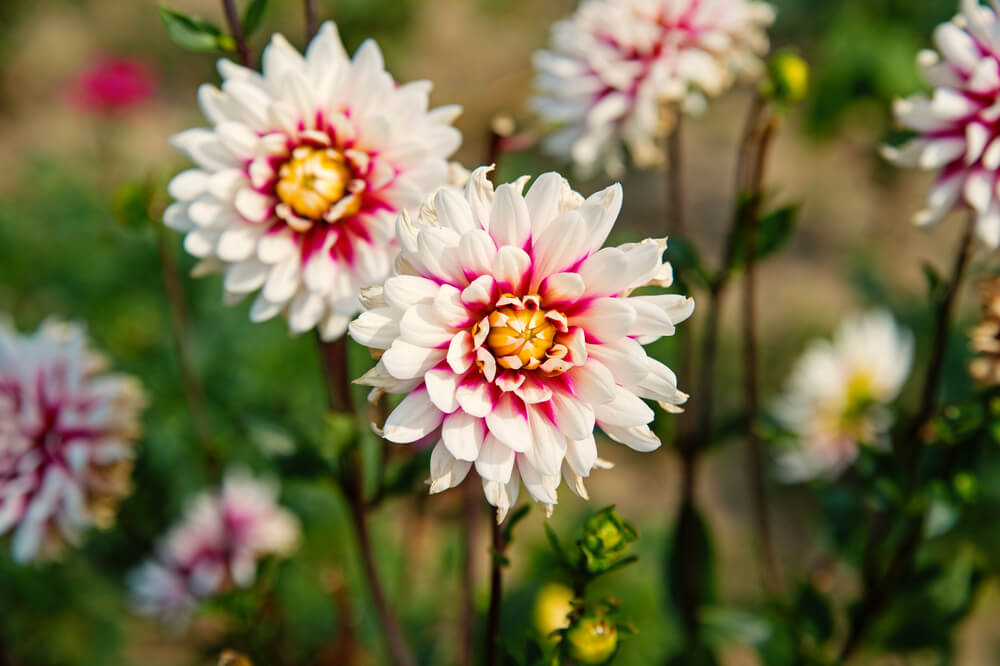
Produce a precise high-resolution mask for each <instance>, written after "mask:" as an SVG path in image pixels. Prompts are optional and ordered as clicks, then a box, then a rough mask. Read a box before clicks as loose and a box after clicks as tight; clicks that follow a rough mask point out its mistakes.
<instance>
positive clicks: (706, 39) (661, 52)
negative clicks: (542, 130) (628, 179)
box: [533, 0, 774, 175]
mask: <svg viewBox="0 0 1000 666" xmlns="http://www.w3.org/2000/svg"><path fill="white" fill-rule="evenodd" d="M773 21H774V9H773V8H772V7H771V5H769V4H767V3H766V2H758V1H756V0H585V1H584V2H583V4H582V5H581V6H580V8H579V9H577V11H576V13H575V14H574V15H573V16H572V17H571V18H570V19H567V20H563V21H559V22H558V23H556V24H555V25H554V26H553V28H552V50H550V51H539V52H538V53H536V54H535V59H534V60H535V69H536V70H537V78H536V88H537V90H538V91H539V95H538V97H536V98H535V99H534V101H533V106H534V109H535V111H536V112H537V113H538V114H539V115H540V116H541V117H542V119H543V120H545V121H548V122H550V123H552V124H554V125H562V126H563V127H562V129H559V130H558V131H556V132H555V133H554V134H552V135H551V136H550V137H549V138H548V139H547V140H546V141H545V143H544V147H545V148H546V149H547V150H548V152H550V153H552V154H553V155H556V156H558V157H563V158H565V159H568V160H571V161H572V162H573V163H574V164H576V165H577V167H578V168H579V169H580V170H581V171H582V172H583V173H584V174H591V173H593V172H595V171H596V170H597V169H600V168H604V169H605V170H606V171H608V172H609V173H610V174H611V175H618V174H620V173H621V172H622V171H623V170H624V168H625V158H624V154H623V151H622V144H623V143H624V144H625V146H627V147H628V149H629V152H630V154H631V157H632V161H633V162H635V164H636V165H638V166H640V167H646V166H652V165H656V164H658V163H660V162H661V160H662V150H661V149H660V148H659V147H658V146H657V144H658V142H659V141H660V140H661V139H663V138H664V137H665V136H666V135H667V134H668V133H669V132H670V131H671V129H672V128H673V125H674V117H673V113H674V112H675V111H674V109H673V107H676V106H679V107H681V108H682V110H683V111H686V112H697V111H699V110H701V108H703V107H704V105H705V97H706V96H710V97H714V96H716V95H719V94H720V93H722V92H724V91H725V90H726V89H727V88H729V87H730V86H731V85H732V84H733V82H734V80H735V78H736V77H739V76H756V75H758V74H760V73H761V72H762V71H763V66H762V62H761V60H760V56H761V55H762V54H764V53H766V52H767V49H768V38H767V33H766V28H767V27H768V26H769V25H770V24H771V23H772V22H773Z"/></svg>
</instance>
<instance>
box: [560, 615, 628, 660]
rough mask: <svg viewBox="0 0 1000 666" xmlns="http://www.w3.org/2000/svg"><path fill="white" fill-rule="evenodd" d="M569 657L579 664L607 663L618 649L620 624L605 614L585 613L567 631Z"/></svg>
mask: <svg viewBox="0 0 1000 666" xmlns="http://www.w3.org/2000/svg"><path fill="white" fill-rule="evenodd" d="M566 644H567V648H568V652H569V657H570V658H571V659H572V660H573V661H574V662H576V663H579V664H588V665H590V664H606V663H608V661H610V660H611V658H612V657H613V656H615V652H616V651H617V650H618V625H616V624H615V623H614V621H612V620H609V619H608V618H607V617H604V616H603V615H600V614H597V615H584V616H583V617H581V618H580V619H578V620H577V621H576V622H575V623H573V626H572V627H570V628H569V630H568V631H567V632H566Z"/></svg>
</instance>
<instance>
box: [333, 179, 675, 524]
mask: <svg viewBox="0 0 1000 666" xmlns="http://www.w3.org/2000/svg"><path fill="white" fill-rule="evenodd" d="M490 169H491V168H490V167H481V168H479V169H477V170H476V171H475V172H473V174H472V176H471V178H470V180H469V183H468V185H467V186H466V190H465V194H464V196H463V195H462V194H460V193H459V192H458V191H457V190H455V189H444V190H441V191H440V192H438V193H437V194H436V195H434V196H433V197H431V198H429V199H428V200H427V201H426V202H425V204H424V206H423V208H422V209H421V211H420V215H419V216H418V217H416V218H415V219H414V218H411V216H410V215H408V214H406V213H404V214H403V215H401V216H400V218H399V220H398V221H397V222H396V235H397V239H398V241H399V245H400V249H401V254H400V257H399V258H398V259H397V261H396V274H395V275H394V276H393V277H390V278H389V279H388V280H386V281H385V285H384V287H371V288H369V289H366V290H365V292H364V295H363V301H364V302H365V305H366V307H367V311H366V312H364V313H363V314H362V315H361V316H360V317H358V319H356V320H355V321H354V322H352V324H351V327H350V333H351V336H352V337H353V338H354V339H355V340H356V341H358V342H359V343H361V344H363V345H366V346H368V347H371V348H372V349H374V350H378V351H379V352H380V353H381V355H380V358H379V361H378V364H377V365H376V366H375V368H373V369H372V370H371V371H370V372H368V373H367V374H366V375H365V376H364V377H362V378H361V379H359V380H358V382H359V383H362V384H366V385H368V386H372V387H374V388H375V391H373V393H374V394H375V395H376V396H377V395H378V394H379V393H381V392H383V391H385V392H389V393H405V394H407V395H406V397H405V398H404V399H403V401H402V402H401V403H400V404H399V406H398V407H396V409H394V410H393V411H392V413H391V414H390V415H389V417H388V419H387V420H386V423H385V427H384V435H385V438H386V439H387V440H389V441H390V442H396V443H400V444H406V443H410V442H416V441H417V440H421V439H423V438H427V437H431V438H433V439H432V441H437V442H438V443H437V444H436V446H435V447H434V450H433V453H432V456H431V492H440V491H443V490H446V489H448V488H451V487H454V486H456V485H457V484H458V483H460V482H461V481H462V479H464V478H465V476H466V474H467V473H468V472H469V470H470V468H471V467H472V465H475V467H476V472H477V473H478V474H479V476H480V477H482V480H483V488H484V491H485V494H486V498H487V500H489V502H490V503H491V504H493V505H494V506H495V507H496V508H497V517H498V519H500V520H502V519H503V517H504V516H505V514H506V513H507V511H508V509H509V508H510V507H511V506H512V505H513V504H514V502H515V500H516V498H517V494H518V488H519V487H520V484H521V483H522V482H523V483H524V486H525V488H526V489H527V491H528V493H529V494H530V495H531V496H532V497H533V498H534V499H535V500H537V501H539V502H542V503H544V504H546V505H548V507H549V508H550V509H551V507H552V505H554V504H555V503H556V501H557V498H556V489H557V487H558V486H559V484H560V477H565V478H566V479H567V481H568V482H569V484H570V487H571V488H572V489H573V490H574V491H575V492H576V493H577V494H579V495H581V496H583V497H586V490H585V488H584V485H583V479H584V478H586V477H587V476H588V475H589V474H590V470H591V469H593V468H594V467H595V466H597V465H599V464H600V463H599V460H598V457H597V446H596V443H595V440H594V426H595V424H596V425H597V426H599V427H600V428H601V429H602V430H604V432H605V433H606V434H607V435H608V436H609V437H611V439H613V440H615V441H618V442H621V443H623V444H626V445H628V446H630V447H632V448H633V449H636V450H638V451H651V450H653V449H655V448H657V447H658V446H659V445H660V440H659V439H658V438H657V437H656V435H655V434H654V433H653V432H652V430H650V428H649V425H648V424H649V422H650V421H652V420H653V410H652V409H650V407H649V406H648V405H647V404H646V403H645V402H643V399H644V398H646V399H650V400H657V401H660V402H661V404H662V405H663V406H664V408H665V409H668V410H671V411H677V407H676V406H677V405H681V404H683V403H684V402H685V401H686V400H687V396H686V395H685V394H684V393H682V392H681V391H679V390H678V389H677V379H676V377H675V376H674V373H673V372H671V371H670V369H669V368H667V367H666V366H665V365H663V364H662V363H660V362H659V361H656V360H654V359H651V358H649V357H647V356H646V352H645V351H644V350H643V348H642V345H643V344H646V343H649V342H652V341H654V340H656V339H658V338H660V337H661V336H664V335H672V334H673V333H674V326H675V325H676V324H677V323H679V322H681V321H683V320H684V319H686V318H687V317H688V316H689V315H690V314H691V312H692V310H693V309H694V302H693V301H692V300H691V299H689V298H685V297H684V296H679V295H672V294H663V295H655V296H654V295H647V296H630V295H629V294H630V292H631V291H632V290H633V289H636V288H638V287H642V286H646V285H650V284H653V285H659V286H669V285H670V283H671V281H672V273H671V270H670V265H669V264H664V263H662V261H661V256H662V254H663V251H664V249H665V247H666V243H665V242H664V241H662V240H660V241H657V240H651V239H650V240H645V241H643V242H641V243H630V244H627V245H622V246H619V247H612V248H605V249H601V246H602V245H603V244H604V241H605V239H606V238H607V236H608V233H609V232H610V231H611V228H612V226H613V225H614V223H615V219H616V218H617V217H618V212H619V210H620V208H621V204H622V191H621V187H620V186H619V185H615V186H613V187H609V188H607V189H605V190H602V191H600V192H598V193H596V194H594V195H593V196H591V197H589V198H587V199H584V198H583V197H582V196H580V195H579V194H577V193H576V192H574V191H573V190H572V189H571V188H570V186H569V184H568V183H567V182H566V180H565V179H564V178H562V177H561V176H560V175H558V174H556V173H547V174H544V175H542V176H540V177H539V178H538V179H537V180H536V181H535V182H534V183H533V184H532V185H531V187H530V188H529V189H528V191H527V193H522V190H523V189H524V186H525V184H526V182H527V177H525V178H522V179H520V180H518V181H517V182H515V183H510V184H506V185H501V186H499V187H498V188H496V190H495V191H494V189H493V186H492V184H491V183H490V182H489V180H488V179H487V173H488V172H489V171H490ZM373 397H374V396H373Z"/></svg>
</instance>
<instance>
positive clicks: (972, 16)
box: [883, 0, 1000, 247]
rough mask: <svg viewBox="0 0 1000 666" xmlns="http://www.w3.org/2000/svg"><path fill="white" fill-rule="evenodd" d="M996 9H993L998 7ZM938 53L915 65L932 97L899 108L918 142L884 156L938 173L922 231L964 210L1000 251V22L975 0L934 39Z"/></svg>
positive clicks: (966, 1)
mask: <svg viewBox="0 0 1000 666" xmlns="http://www.w3.org/2000/svg"><path fill="white" fill-rule="evenodd" d="M994 7H996V4H995V3H994ZM934 43H935V46H936V47H937V51H932V50H929V49H928V50H923V51H921V52H920V54H919V55H918V56H917V64H918V65H919V66H920V68H921V70H922V71H923V74H924V79H926V81H927V83H928V84H929V85H930V86H931V87H932V88H933V89H934V91H933V93H932V94H931V96H930V97H928V96H926V95H914V96H913V97H909V98H907V99H900V100H897V101H896V103H895V105H894V107H893V110H894V112H895V115H896V120H897V121H898V122H899V123H900V124H901V125H902V126H903V127H905V128H906V129H909V130H913V131H914V132H915V133H916V134H917V136H916V137H915V138H913V139H911V140H909V141H908V142H906V143H904V144H903V145H902V146H899V147H892V146H886V147H884V148H883V154H884V155H885V157H886V158H887V159H889V160H890V161H892V162H894V163H895V164H897V165H899V166H905V167H918V168H921V169H927V170H935V171H938V172H939V174H938V178H937V181H936V182H935V184H934V186H933V187H932V188H931V191H930V194H929V195H928V197H927V204H926V206H925V207H924V209H923V210H921V211H920V212H919V213H917V215H916V217H915V218H914V221H915V222H916V223H917V224H918V225H921V226H923V225H928V224H933V223H934V222H937V221H938V220H940V219H941V218H942V217H944V216H945V215H947V214H948V213H949V212H951V211H952V210H954V209H955V208H956V207H959V206H967V207H969V208H971V209H972V210H973V211H975V215H976V218H977V225H976V228H977V232H978V235H979V237H980V238H981V239H982V240H983V242H984V243H986V244H987V245H989V246H990V247H997V246H998V245H1000V199H998V196H997V188H998V185H1000V124H998V122H997V121H998V120H1000V19H998V17H997V13H996V11H994V9H991V8H989V7H983V6H981V5H980V4H979V2H978V0H963V2H962V11H961V12H960V13H959V14H958V16H956V17H955V18H954V19H952V20H951V21H950V22H948V23H942V24H941V25H939V26H938V27H937V29H936V30H935V31H934Z"/></svg>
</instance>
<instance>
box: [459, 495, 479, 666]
mask: <svg viewBox="0 0 1000 666" xmlns="http://www.w3.org/2000/svg"><path fill="white" fill-rule="evenodd" d="M480 494H481V491H480V490H479V484H478V483H476V481H475V479H473V478H471V476H470V478H467V479H466V480H465V483H463V484H462V541H463V545H464V548H463V549H462V556H463V561H462V583H461V585H462V590H461V595H462V598H461V609H462V610H461V613H462V615H461V621H460V629H459V631H460V634H461V645H460V648H459V649H460V651H459V661H458V663H459V664H460V666H473V665H474V664H475V662H476V601H475V592H476V561H475V553H476V552H477V550H476V528H477V527H478V525H479V502H480V499H479V498H480Z"/></svg>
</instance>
